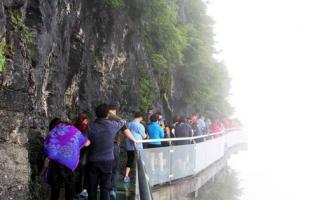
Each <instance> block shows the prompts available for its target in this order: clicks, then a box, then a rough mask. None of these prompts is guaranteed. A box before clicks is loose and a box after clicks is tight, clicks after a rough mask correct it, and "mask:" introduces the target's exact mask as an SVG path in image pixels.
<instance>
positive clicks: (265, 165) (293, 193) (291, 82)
mask: <svg viewBox="0 0 318 200" xmlns="http://www.w3.org/2000/svg"><path fill="white" fill-rule="evenodd" d="M210 2H211V4H209V13H210V14H211V15H212V16H213V18H214V20H215V21H216V24H215V34H216V36H215V39H216V41H217V48H218V49H222V50H223V52H222V53H220V54H219V55H218V59H221V60H224V61H225V63H226V65H227V67H228V69H229V72H230V76H231V78H232V96H231V102H232V103H233V104H234V105H235V107H236V109H237V112H236V115H237V116H239V117H240V118H241V119H242V121H243V123H244V125H245V127H246V130H247V132H248V137H249V141H248V142H249V150H248V152H247V153H243V154H240V155H237V156H234V157H233V159H232V160H231V165H232V166H233V167H234V168H235V169H237V170H238V171H239V172H240V174H241V178H242V179H243V180H242V183H241V187H243V188H244V195H243V196H242V198H241V199H242V200H285V199H286V200H299V199H303V200H317V199H318V194H317V193H318V192H317V189H316V187H317V182H318V172H317V171H318V164H317V157H318V156H317V154H318V136H317V135H318V130H317V128H316V126H317V124H318V123H317V120H318V119H317V113H318V106H317V103H318V89H317V86H318V77H317V76H318V73H317V72H318V69H317V67H318V12H317V9H318V1H315V0H312V1H311V0H212V1H210Z"/></svg>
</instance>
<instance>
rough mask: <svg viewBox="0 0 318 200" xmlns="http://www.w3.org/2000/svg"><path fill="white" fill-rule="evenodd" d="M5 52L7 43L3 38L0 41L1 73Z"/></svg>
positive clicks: (4, 66)
mask: <svg viewBox="0 0 318 200" xmlns="http://www.w3.org/2000/svg"><path fill="white" fill-rule="evenodd" d="M6 52H7V45H6V43H5V41H4V40H1V41H0V73H2V72H3V71H4V70H5V68H6Z"/></svg>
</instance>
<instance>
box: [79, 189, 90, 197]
mask: <svg viewBox="0 0 318 200" xmlns="http://www.w3.org/2000/svg"><path fill="white" fill-rule="evenodd" d="M80 196H81V197H82V198H88V193H87V190H85V189H84V190H83V191H82V192H81V194H80Z"/></svg>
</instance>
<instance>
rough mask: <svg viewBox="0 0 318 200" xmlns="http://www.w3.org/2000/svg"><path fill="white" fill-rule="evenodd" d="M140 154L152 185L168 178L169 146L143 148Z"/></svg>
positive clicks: (166, 180)
mask: <svg viewBox="0 0 318 200" xmlns="http://www.w3.org/2000/svg"><path fill="white" fill-rule="evenodd" d="M141 154H142V157H141V158H142V159H143V161H144V163H145V171H146V174H147V175H148V177H149V182H150V184H151V185H152V186H154V185H157V184H161V183H165V182H168V181H169V180H170V178H169V175H170V161H171V155H170V147H161V148H152V149H144V150H143V151H142V153H141Z"/></svg>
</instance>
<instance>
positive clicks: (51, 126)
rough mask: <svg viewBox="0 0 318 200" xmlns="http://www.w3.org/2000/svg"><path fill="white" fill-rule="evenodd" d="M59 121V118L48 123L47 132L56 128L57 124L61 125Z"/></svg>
mask: <svg viewBox="0 0 318 200" xmlns="http://www.w3.org/2000/svg"><path fill="white" fill-rule="evenodd" d="M61 122H62V121H61V119H60V118H57V117H56V118H54V119H52V120H51V121H50V124H49V131H51V130H53V129H54V128H55V126H57V125H58V124H59V123H61Z"/></svg>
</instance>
